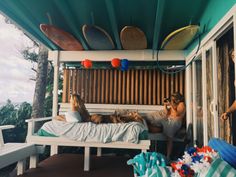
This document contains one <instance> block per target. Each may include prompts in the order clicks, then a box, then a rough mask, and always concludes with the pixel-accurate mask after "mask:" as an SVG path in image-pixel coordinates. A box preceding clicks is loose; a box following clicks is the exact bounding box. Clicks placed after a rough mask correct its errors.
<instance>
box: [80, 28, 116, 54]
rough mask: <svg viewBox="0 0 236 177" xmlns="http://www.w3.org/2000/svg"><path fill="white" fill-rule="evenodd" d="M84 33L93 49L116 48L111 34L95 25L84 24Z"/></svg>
mask: <svg viewBox="0 0 236 177" xmlns="http://www.w3.org/2000/svg"><path fill="white" fill-rule="evenodd" d="M82 31H83V35H84V38H85V40H86V41H87V43H88V45H89V47H90V48H91V49H93V50H111V49H114V48H115V45H114V43H113V41H112V38H111V36H110V35H109V34H108V33H107V32H106V31H105V30H104V29H102V28H100V27H98V26H95V25H83V27H82Z"/></svg>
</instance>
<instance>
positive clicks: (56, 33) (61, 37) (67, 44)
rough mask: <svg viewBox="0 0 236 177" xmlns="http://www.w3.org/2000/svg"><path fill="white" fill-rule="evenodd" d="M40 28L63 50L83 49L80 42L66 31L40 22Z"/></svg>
mask: <svg viewBox="0 0 236 177" xmlns="http://www.w3.org/2000/svg"><path fill="white" fill-rule="evenodd" d="M40 29H41V31H42V32H43V33H44V34H45V35H46V36H47V37H48V38H49V39H50V40H51V41H52V42H54V43H55V44H56V45H58V46H59V47H60V48H61V49H63V50H69V51H75V50H83V46H82V45H81V43H80V42H79V41H78V40H77V39H76V38H75V37H74V36H72V35H71V34H70V33H68V32H66V31H63V30H61V29H59V28H57V27H55V26H52V25H47V24H40Z"/></svg>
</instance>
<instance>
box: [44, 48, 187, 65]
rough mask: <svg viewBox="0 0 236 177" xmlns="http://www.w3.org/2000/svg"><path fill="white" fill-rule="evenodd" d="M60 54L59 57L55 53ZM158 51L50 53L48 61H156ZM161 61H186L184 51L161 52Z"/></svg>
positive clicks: (159, 56)
mask: <svg viewBox="0 0 236 177" xmlns="http://www.w3.org/2000/svg"><path fill="white" fill-rule="evenodd" d="M57 52H58V53H59V54H58V55H57V54H55V53H57ZM156 53H157V51H156V50H155V51H153V50H150V49H146V50H105V51H49V53H48V59H49V60H51V61H54V60H55V59H57V57H58V58H59V61H60V62H79V61H82V60H84V59H86V58H87V59H90V60H92V61H111V60H112V59H113V58H120V59H124V58H126V59H128V60H130V61H155V60H156ZM158 60H160V61H184V60H185V56H184V51H183V50H164V51H159V53H158Z"/></svg>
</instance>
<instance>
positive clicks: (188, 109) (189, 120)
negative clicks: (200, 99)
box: [185, 66, 193, 127]
mask: <svg viewBox="0 0 236 177" xmlns="http://www.w3.org/2000/svg"><path fill="white" fill-rule="evenodd" d="M191 76H192V73H191V68H190V66H189V67H187V68H186V72H185V79H186V90H187V92H186V124H187V127H188V126H189V125H190V124H192V122H193V121H192V108H191V105H192V95H191V89H192V87H191V85H192V84H191V79H192V78H191Z"/></svg>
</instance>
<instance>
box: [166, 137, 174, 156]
mask: <svg viewBox="0 0 236 177" xmlns="http://www.w3.org/2000/svg"><path fill="white" fill-rule="evenodd" d="M172 149H173V140H172V138H170V137H168V138H167V152H166V156H167V159H168V160H169V159H170V155H171V152H172Z"/></svg>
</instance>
